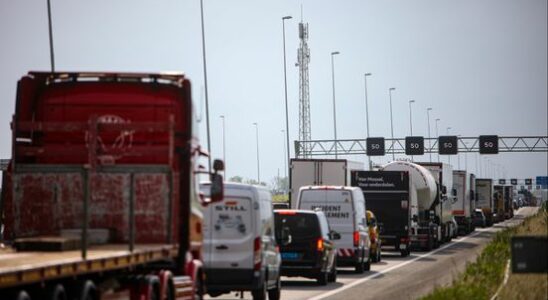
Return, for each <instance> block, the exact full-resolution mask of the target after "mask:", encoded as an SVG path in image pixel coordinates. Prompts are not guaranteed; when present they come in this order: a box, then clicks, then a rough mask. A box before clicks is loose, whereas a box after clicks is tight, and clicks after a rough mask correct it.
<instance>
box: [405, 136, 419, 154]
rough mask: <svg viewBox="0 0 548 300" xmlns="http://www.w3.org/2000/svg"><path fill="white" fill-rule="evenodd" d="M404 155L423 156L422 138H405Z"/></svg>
mask: <svg viewBox="0 0 548 300" xmlns="http://www.w3.org/2000/svg"><path fill="white" fill-rule="evenodd" d="M405 154H407V155H423V154H424V138H423V137H422V136H407V137H405Z"/></svg>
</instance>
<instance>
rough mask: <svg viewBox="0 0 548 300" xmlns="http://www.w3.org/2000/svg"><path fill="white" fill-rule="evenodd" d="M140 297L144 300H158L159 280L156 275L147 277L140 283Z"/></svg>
mask: <svg viewBox="0 0 548 300" xmlns="http://www.w3.org/2000/svg"><path fill="white" fill-rule="evenodd" d="M139 289H140V290H141V293H140V294H141V297H143V296H144V299H145V300H160V280H159V279H158V276H156V275H147V276H145V278H144V279H143V281H141V284H140V288H139Z"/></svg>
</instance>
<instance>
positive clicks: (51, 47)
mask: <svg viewBox="0 0 548 300" xmlns="http://www.w3.org/2000/svg"><path fill="white" fill-rule="evenodd" d="M48 32H49V58H50V63H51V72H52V73H53V72H55V55H54V53H53V29H52V24H51V4H50V0H48Z"/></svg>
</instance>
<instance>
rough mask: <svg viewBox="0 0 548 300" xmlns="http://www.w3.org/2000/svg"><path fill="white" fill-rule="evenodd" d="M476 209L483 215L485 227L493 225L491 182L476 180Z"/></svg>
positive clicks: (486, 179)
mask: <svg viewBox="0 0 548 300" xmlns="http://www.w3.org/2000/svg"><path fill="white" fill-rule="evenodd" d="M476 208H478V209H481V210H482V211H483V214H484V215H485V222H486V223H487V224H486V225H487V226H492V225H493V180H492V179H490V178H476Z"/></svg>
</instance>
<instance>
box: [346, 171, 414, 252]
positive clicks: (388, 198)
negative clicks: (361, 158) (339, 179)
mask: <svg viewBox="0 0 548 300" xmlns="http://www.w3.org/2000/svg"><path fill="white" fill-rule="evenodd" d="M351 184H352V186H356V187H359V188H361V190H362V192H363V195H364V197H365V199H366V200H365V201H366V205H367V209H368V210H370V211H371V212H373V213H374V214H375V216H376V218H377V222H378V223H377V224H378V225H379V226H380V227H381V228H382V230H381V233H380V239H381V244H382V245H383V246H389V247H394V248H395V249H396V250H397V251H400V253H401V255H402V256H407V255H408V254H409V251H410V240H411V239H410V236H411V231H412V230H413V228H416V227H417V223H416V222H414V221H413V220H412V219H413V217H412V216H414V215H418V207H417V205H416V202H417V200H416V194H414V193H412V192H411V185H410V181H409V172H407V171H352V180H351Z"/></svg>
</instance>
